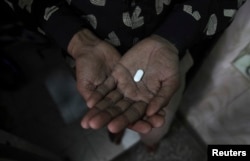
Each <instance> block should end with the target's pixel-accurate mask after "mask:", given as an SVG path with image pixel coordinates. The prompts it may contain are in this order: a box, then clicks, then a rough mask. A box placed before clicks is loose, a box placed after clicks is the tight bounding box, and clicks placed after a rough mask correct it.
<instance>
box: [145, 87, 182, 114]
mask: <svg viewBox="0 0 250 161" xmlns="http://www.w3.org/2000/svg"><path fill="white" fill-rule="evenodd" d="M177 89H178V86H176V85H175V86H174V85H173V86H169V85H167V86H162V87H161V89H160V90H159V92H158V93H157V94H156V95H155V96H154V97H153V98H152V100H151V101H150V102H149V104H148V107H147V116H152V115H154V114H155V113H157V112H158V111H159V110H160V109H161V108H163V107H166V106H167V105H168V103H169V101H170V99H171V98H172V96H173V95H174V92H175V91H176V90H177Z"/></svg>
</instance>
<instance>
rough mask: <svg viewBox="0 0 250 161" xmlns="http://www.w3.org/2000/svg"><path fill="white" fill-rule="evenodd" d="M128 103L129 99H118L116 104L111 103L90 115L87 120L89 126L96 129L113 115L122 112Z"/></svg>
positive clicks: (129, 103) (106, 122)
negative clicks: (111, 104) (89, 118)
mask: <svg viewBox="0 0 250 161" xmlns="http://www.w3.org/2000/svg"><path fill="white" fill-rule="evenodd" d="M130 105H131V102H130V101H128V100H120V101H119V102H117V104H116V105H113V106H111V107H109V108H107V109H105V110H103V111H101V112H99V113H98V114H96V115H95V116H94V117H92V118H91V120H90V121H89V125H90V127H91V128H94V129H98V128H101V127H103V126H105V125H107V124H108V123H109V122H110V121H111V120H112V119H113V118H114V117H116V116H118V115H120V114H121V113H123V112H124V111H125V110H126V109H127V108H128V107H129V106H130Z"/></svg>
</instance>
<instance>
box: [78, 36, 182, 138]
mask: <svg viewBox="0 0 250 161" xmlns="http://www.w3.org/2000/svg"><path fill="white" fill-rule="evenodd" d="M138 69H142V70H143V71H144V75H143V77H142V80H141V81H140V82H134V80H133V77H134V75H135V73H136V71H137V70H138ZM110 80H113V81H110ZM110 82H113V83H115V84H113V85H110ZM114 86H117V88H116V89H114V90H112V91H111V88H109V89H107V88H108V87H114ZM178 86H179V60H178V51H177V50H176V49H175V47H173V46H172V45H171V44H170V43H169V42H168V41H166V40H165V39H163V38H161V37H159V36H156V35H154V36H151V37H149V38H146V39H144V40H142V41H141V42H139V43H138V44H136V45H135V46H134V47H133V48H131V49H130V50H129V51H128V52H127V53H126V54H125V55H124V56H123V57H122V59H121V60H120V61H119V63H118V64H117V65H116V66H115V68H114V70H113V72H112V74H111V76H110V77H109V78H108V79H107V80H106V81H105V82H104V83H103V84H102V85H100V87H102V88H103V89H105V91H111V92H109V93H108V94H107V95H102V93H100V92H98V91H96V92H94V94H93V95H92V96H91V97H90V98H89V100H93V102H98V101H99V102H98V103H97V104H96V105H95V108H93V109H91V110H90V111H89V113H87V115H86V116H85V117H84V119H83V120H82V125H83V127H85V128H88V127H91V128H94V129H97V128H100V127H103V126H105V125H106V124H108V129H109V130H110V131H111V132H119V131H121V130H122V129H124V128H126V127H127V126H129V127H130V128H132V129H134V130H135V131H138V132H143V133H147V132H149V131H150V129H151V128H152V126H153V127H158V126H161V125H162V124H163V122H164V116H163V115H162V114H161V112H160V110H161V109H162V108H163V107H166V106H167V104H168V102H169V101H170V99H171V97H172V96H173V94H174V92H175V91H176V90H177V89H178ZM103 97H104V98H103ZM157 112H158V114H157ZM144 116H146V117H147V118H146V120H145V117H144ZM143 118H144V119H143ZM131 124H132V125H131Z"/></svg>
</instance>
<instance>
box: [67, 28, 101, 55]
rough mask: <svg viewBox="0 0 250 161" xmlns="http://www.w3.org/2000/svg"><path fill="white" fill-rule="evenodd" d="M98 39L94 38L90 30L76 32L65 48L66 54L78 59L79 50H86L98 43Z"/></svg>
mask: <svg viewBox="0 0 250 161" xmlns="http://www.w3.org/2000/svg"><path fill="white" fill-rule="evenodd" d="M100 41H101V40H100V39H99V38H98V37H96V36H95V35H94V34H93V33H92V32H91V31H90V30H88V29H82V30H81V31H79V32H77V33H76V34H75V35H74V36H73V37H72V39H71V40H70V42H69V45H68V47H67V51H68V53H69V54H70V55H71V56H72V57H73V58H76V57H78V54H80V53H81V52H79V50H83V49H88V48H92V47H94V46H96V45H97V44H99V43H100Z"/></svg>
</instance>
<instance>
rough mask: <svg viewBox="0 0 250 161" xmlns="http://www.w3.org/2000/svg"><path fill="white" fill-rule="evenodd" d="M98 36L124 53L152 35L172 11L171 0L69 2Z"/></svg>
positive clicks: (85, 0) (76, 0) (80, 0)
mask: <svg viewBox="0 0 250 161" xmlns="http://www.w3.org/2000/svg"><path fill="white" fill-rule="evenodd" d="M68 1H69V3H70V6H72V8H73V9H74V10H75V11H77V14H79V15H80V16H81V18H83V19H84V20H87V21H88V22H89V23H90V25H91V26H92V27H93V29H94V31H95V33H96V34H97V35H98V36H99V37H100V38H102V39H104V40H106V41H108V42H110V43H111V44H113V45H114V46H115V47H117V48H118V49H119V50H120V51H121V52H125V51H126V50H127V49H129V48H130V47H131V46H132V45H134V44H135V43H136V42H138V41H139V40H140V39H142V38H144V37H146V36H148V35H150V34H151V33H152V32H153V31H154V30H155V29H156V28H157V26H158V25H159V24H160V22H161V21H162V20H163V19H164V17H165V16H166V15H167V12H168V11H169V10H170V8H171V7H172V3H171V0H71V1H70V0H68Z"/></svg>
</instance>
